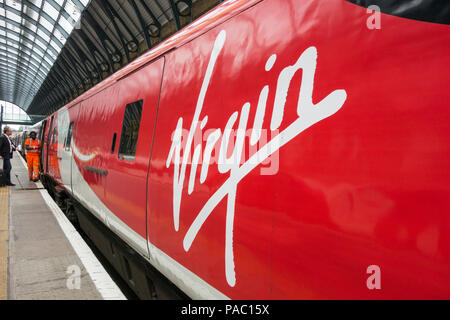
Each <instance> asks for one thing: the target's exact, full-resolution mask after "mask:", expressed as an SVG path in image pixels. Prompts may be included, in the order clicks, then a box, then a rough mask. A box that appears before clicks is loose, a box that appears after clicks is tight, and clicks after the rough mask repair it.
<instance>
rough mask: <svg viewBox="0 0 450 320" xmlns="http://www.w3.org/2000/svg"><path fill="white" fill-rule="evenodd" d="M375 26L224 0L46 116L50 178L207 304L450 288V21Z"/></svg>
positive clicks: (337, 12)
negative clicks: (222, 301) (209, 302)
mask: <svg viewBox="0 0 450 320" xmlns="http://www.w3.org/2000/svg"><path fill="white" fill-rule="evenodd" d="M369 18H370V12H369V13H368V12H367V9H366V8H363V7H361V6H357V5H355V4H352V3H349V2H347V1H342V0H329V1H318V0H304V1H296V0H283V1H281V0H264V1H260V0H234V1H225V2H224V3H223V4H221V5H220V6H218V7H217V8H216V9H214V10H213V11H211V12H209V13H207V14H206V15H204V16H203V17H201V18H200V19H199V20H197V21H195V22H194V23H193V24H191V25H190V26H188V27H187V28H185V29H184V30H182V31H180V32H178V33H177V34H175V35H174V36H172V37H171V38H169V39H168V40H166V41H165V42H163V43H162V44H161V45H159V46H158V47H155V48H154V49H152V50H151V51H149V52H148V53H147V54H145V55H144V56H142V57H140V58H138V59H137V60H135V61H134V62H132V63H131V64H130V65H128V66H127V67H125V68H123V69H122V70H120V71H118V72H116V73H115V74H114V75H112V76H111V77H110V78H108V79H107V80H105V81H103V82H101V83H100V84H98V85H97V86H96V87H94V88H92V89H91V90H90V91H88V92H87V93H85V94H84V95H82V96H80V97H79V98H77V99H76V100H74V101H73V102H71V103H69V104H68V105H66V106H65V107H63V108H62V109H60V110H59V111H58V112H56V113H54V114H52V115H50V116H49V117H48V118H47V119H46V120H45V121H44V122H43V123H42V139H43V163H42V166H43V172H44V182H45V185H46V186H47V187H48V188H49V189H50V191H51V192H52V193H54V194H56V195H57V196H58V197H59V198H61V197H65V199H66V204H67V207H69V205H70V204H76V206H77V207H82V208H84V210H85V212H89V214H90V215H93V216H95V221H97V222H98V221H100V222H101V224H100V225H101V226H98V228H100V227H101V228H105V227H106V228H107V229H108V230H110V231H111V232H112V233H114V234H115V235H117V236H118V237H119V238H120V239H122V241H123V242H124V243H126V245H127V246H129V247H130V248H132V251H133V252H134V253H137V254H138V256H139V257H140V258H142V259H144V260H145V261H146V263H147V264H148V266H149V268H150V269H151V270H153V271H155V272H156V271H157V272H159V273H160V274H162V275H163V276H164V277H165V278H167V279H168V280H169V281H170V282H171V283H172V284H174V285H175V286H176V287H177V288H178V289H179V290H181V291H182V292H183V293H184V294H186V295H187V296H188V297H191V298H200V299H202V298H203V299H226V298H231V299H334V298H338V299H348V298H356V299H380V298H387V299H397V298H402V299H403V298H450V289H449V285H450V218H449V213H450V183H449V182H450V144H449V140H448V139H449V137H450V108H449V101H450V92H449V90H448V85H449V83H450V73H449V66H450V60H449V55H448V53H449V50H450V32H449V31H450V29H449V26H448V25H445V24H438V23H432V22H424V21H417V20H412V19H406V18H400V17H396V16H392V15H388V14H381V16H380V19H381V20H380V21H381V29H377V28H370V27H369V25H368V24H367V23H366V22H367V21H368V19H369ZM68 211H69V210H68ZM77 214H79V213H77ZM78 219H80V217H78ZM83 219H85V218H83ZM90 219H92V218H90ZM83 221H84V220H83ZM81 225H82V227H83V225H84V226H85V228H86V229H89V228H90V226H89V224H87V223H86V222H82V223H81ZM89 230H91V229H89ZM95 230H97V229H95ZM89 233H90V236H91V237H93V238H95V237H96V235H95V234H93V233H92V232H91V231H89ZM102 241H103V240H102ZM102 241H99V243H100V242H101V243H103V242H102ZM105 243H106V242H105ZM105 243H103V244H102V245H100V247H101V250H102V251H105V252H106V251H108V250H110V251H111V252H110V253H109V254H111V255H114V247H113V246H111V247H108V245H107V244H105ZM130 265H131V264H130V263H129V262H128V261H126V262H125V267H124V269H125V272H124V273H125V275H126V277H127V278H129V280H130V281H131V279H132V278H133V277H135V276H134V275H133V272H134V271H133V268H132V267H130ZM118 266H119V267H118V268H119V269H120V268H121V267H120V266H123V262H121V263H118ZM150 269H148V270H150ZM148 270H147V271H146V272H148ZM139 279H140V278H139ZM139 279H138V278H134V280H133V281H132V282H133V283H134V285H135V286H139V283H141V280H139ZM142 281H144V280H142ZM150 287H151V285H150ZM178 289H177V290H178Z"/></svg>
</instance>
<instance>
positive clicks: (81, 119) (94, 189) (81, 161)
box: [66, 89, 111, 224]
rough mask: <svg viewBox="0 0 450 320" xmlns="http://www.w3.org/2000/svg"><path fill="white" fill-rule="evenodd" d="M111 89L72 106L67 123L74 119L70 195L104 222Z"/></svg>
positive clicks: (71, 142)
mask: <svg viewBox="0 0 450 320" xmlns="http://www.w3.org/2000/svg"><path fill="white" fill-rule="evenodd" d="M110 91H111V90H110V89H105V90H104V91H102V92H100V93H98V94H96V95H94V96H92V97H90V98H89V99H87V100H84V101H83V102H82V103H81V104H79V105H78V106H76V107H73V108H71V109H70V112H71V116H70V118H71V120H70V122H68V127H67V130H69V129H70V124H71V123H72V122H74V124H73V128H72V138H71V141H70V146H71V154H70V155H71V156H73V159H72V165H71V183H72V193H73V196H74V197H75V198H76V199H77V200H78V201H79V202H80V203H82V204H83V205H84V206H85V207H86V208H87V209H88V210H89V211H90V212H92V214H94V215H95V216H96V217H97V218H98V219H99V220H101V221H102V222H104V223H105V224H107V219H106V218H107V215H108V210H109V209H108V208H107V207H106V206H105V184H106V180H105V179H106V175H107V172H108V164H107V163H106V162H105V154H107V153H108V152H109V148H110V146H109V143H110V142H109V139H108V141H107V139H106V135H105V132H106V131H107V128H108V127H109V122H108V117H109V114H110V103H111V101H109V99H108V97H110V95H111V92H110ZM72 114H73V115H72ZM76 114H78V115H76ZM72 116H73V118H72ZM73 119H76V120H73ZM68 146H69V145H68V144H67V145H66V147H68ZM67 156H69V153H67Z"/></svg>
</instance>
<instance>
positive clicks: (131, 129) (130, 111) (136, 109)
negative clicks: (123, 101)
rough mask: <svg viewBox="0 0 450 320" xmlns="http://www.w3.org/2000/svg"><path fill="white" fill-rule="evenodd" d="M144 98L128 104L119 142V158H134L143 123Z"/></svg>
mask: <svg viewBox="0 0 450 320" xmlns="http://www.w3.org/2000/svg"><path fill="white" fill-rule="evenodd" d="M143 105H144V101H143V100H139V101H136V102H133V103H130V104H127V106H126V108H125V115H124V117H123V125H122V134H121V136H120V144H119V155H118V156H119V159H125V160H134V156H135V154H136V146H137V141H138V135H139V126H140V124H141V115H142V106H143Z"/></svg>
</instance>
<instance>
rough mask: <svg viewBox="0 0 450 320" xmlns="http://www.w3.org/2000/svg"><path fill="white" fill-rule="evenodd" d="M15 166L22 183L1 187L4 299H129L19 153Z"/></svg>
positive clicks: (1, 294)
mask: <svg viewBox="0 0 450 320" xmlns="http://www.w3.org/2000/svg"><path fill="white" fill-rule="evenodd" d="M0 165H1V160H0ZM12 166H13V171H12V182H13V183H15V184H16V186H15V187H5V188H0V299H10V300H16V299H18V300H37V299H38V300H97V299H125V297H124V296H123V294H122V292H121V291H120V289H119V288H118V287H117V286H116V285H115V284H114V282H113V281H112V280H111V278H110V277H109V275H108V274H107V273H106V271H105V270H104V268H103V266H102V265H101V264H100V263H99V262H98V260H97V259H96V257H95V256H94V255H93V253H92V251H91V250H90V248H89V247H88V246H87V245H86V244H85V243H84V241H83V240H82V238H81V237H80V236H79V234H78V232H76V230H75V229H74V228H73V226H72V225H71V224H70V222H68V220H67V219H66V218H65V216H64V215H63V214H62V212H61V211H60V210H59V208H58V207H57V206H56V204H55V203H54V202H53V200H52V199H51V198H50V196H49V195H48V193H47V191H46V190H44V189H43V187H42V185H41V184H40V183H34V182H30V181H29V180H28V172H27V168H26V167H25V163H24V161H23V160H22V159H21V158H20V155H19V154H17V153H16V154H15V158H14V159H13V160H12ZM78 287H79V288H78Z"/></svg>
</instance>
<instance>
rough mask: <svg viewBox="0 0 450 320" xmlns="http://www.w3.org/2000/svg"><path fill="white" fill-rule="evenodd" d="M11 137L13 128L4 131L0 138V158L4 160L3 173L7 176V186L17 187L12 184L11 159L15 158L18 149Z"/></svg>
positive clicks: (6, 128)
mask: <svg viewBox="0 0 450 320" xmlns="http://www.w3.org/2000/svg"><path fill="white" fill-rule="evenodd" d="M11 135H12V130H11V128H10V127H5V128H4V129H3V134H2V135H1V136H0V158H2V159H3V172H4V173H5V176H6V185H8V186H15V184H13V183H12V182H11V169H12V166H11V159H12V157H13V151H15V150H16V148H15V146H14V144H13V143H12V142H11V139H10V138H9V137H10V136H11Z"/></svg>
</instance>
